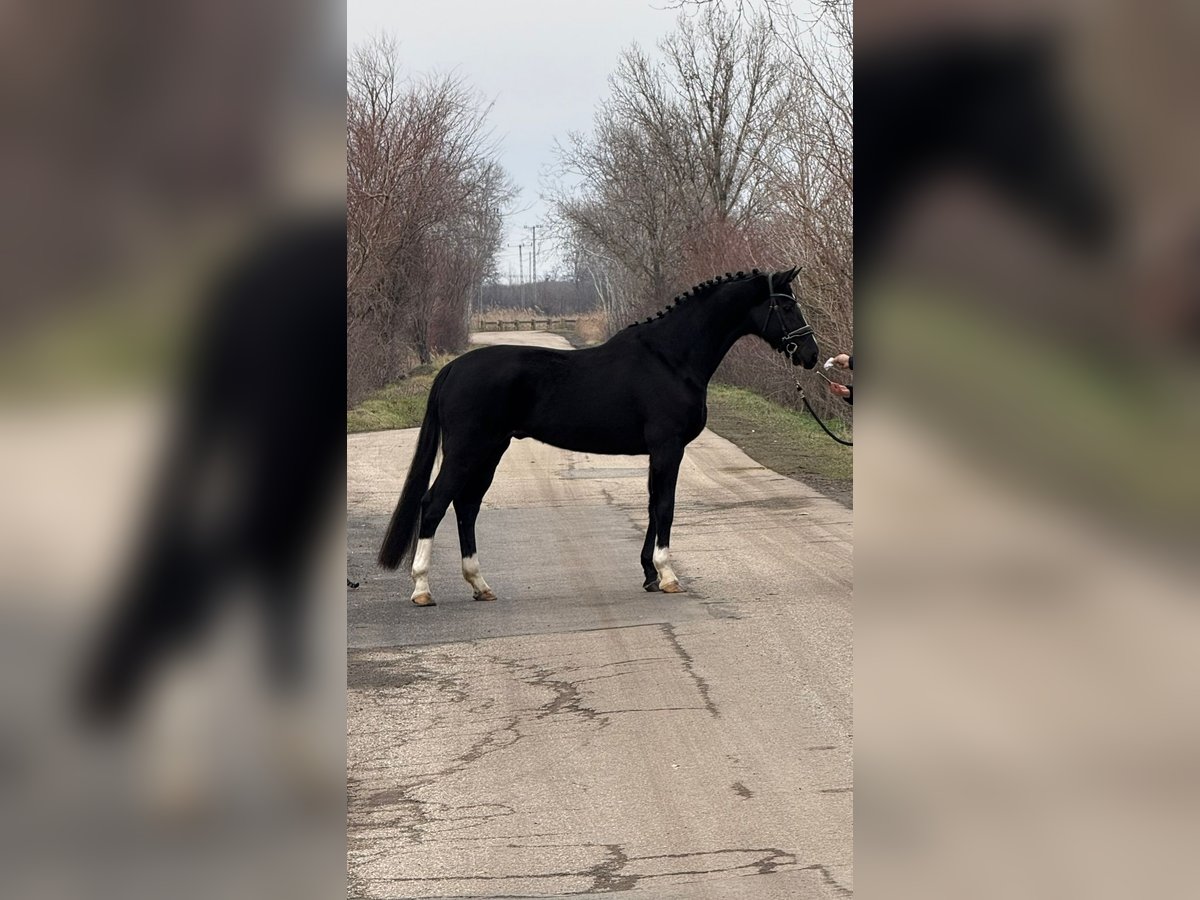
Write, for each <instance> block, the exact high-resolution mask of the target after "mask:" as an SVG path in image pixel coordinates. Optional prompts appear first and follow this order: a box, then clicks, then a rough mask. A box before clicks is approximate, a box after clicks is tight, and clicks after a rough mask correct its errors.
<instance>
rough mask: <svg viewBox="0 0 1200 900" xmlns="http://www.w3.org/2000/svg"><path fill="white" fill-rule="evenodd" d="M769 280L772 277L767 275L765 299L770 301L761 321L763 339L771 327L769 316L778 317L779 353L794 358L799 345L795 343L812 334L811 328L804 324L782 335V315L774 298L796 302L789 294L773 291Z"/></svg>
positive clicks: (773, 287) (773, 288)
mask: <svg viewBox="0 0 1200 900" xmlns="http://www.w3.org/2000/svg"><path fill="white" fill-rule="evenodd" d="M771 278H772V276H771V275H770V274H768V275H767V291H768V294H767V299H768V300H770V301H771V305H770V307H769V308H768V309H767V317H766V319H764V320H763V337H766V336H767V329H768V328H769V327H770V326H771V316H775V315H777V316H779V331H780V335H779V352H780V353H786V354H787V355H788V356H789V357H794V356H795V355H796V351H797V350H799V349H800V345H799V344H798V343H797V341H799V340H800V338H802V337H808V336H809V335H810V334H812V333H813V328H812V326H811V325H809V324H807V323H805V324H804V325H801V326H800V327H799V328H793V329H792V330H791V331H788V332H786V333H784V331H783V313H781V312H780V311H779V304H778V303H776V302H775V298H776V297H780V298H782V299H784V300H791V301H792V302H793V303H795V302H796V298H795V297H793V296H791V295H790V294H780V293H777V292H776V290H775V286H774V285H773V284H771Z"/></svg>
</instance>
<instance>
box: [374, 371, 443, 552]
mask: <svg viewBox="0 0 1200 900" xmlns="http://www.w3.org/2000/svg"><path fill="white" fill-rule="evenodd" d="M445 372H446V370H445V369H443V370H442V371H441V372H439V373H438V377H437V378H435V379H434V380H433V387H431V388H430V389H429V400H428V401H427V402H426V405H425V420H424V421H423V422H422V423H421V433H420V435H418V437H417V449H416V452H415V453H413V458H412V464H411V465H410V466H409V467H408V477H407V478H405V479H404V490H402V491H401V492H400V501H399V502H398V503H397V504H396V510H395V512H393V513H392V521H391V522H390V523H389V524H388V530H387V534H386V535H384V538H383V546H382V547H380V548H379V564H380V565H381V566H383V567H384V568H385V569H396V568H399V566H400V562H401V560H403V559H404V558H405V557H406V556H408V554H409V553H410V552H411V551H412V548H413V545H414V544H415V543H416V538H417V525H418V524H419V521H420V518H421V498H422V497H423V496H425V491H426V490H428V489H429V476H430V475H431V474H432V473H433V463H434V460H435V459H436V458H437V451H438V443H439V442H440V440H441V431H442V429H441V425H440V423H439V422H438V404H437V399H438V393H439V390H438V389H439V388H440V387H441V383H442V376H443V375H444V374H445Z"/></svg>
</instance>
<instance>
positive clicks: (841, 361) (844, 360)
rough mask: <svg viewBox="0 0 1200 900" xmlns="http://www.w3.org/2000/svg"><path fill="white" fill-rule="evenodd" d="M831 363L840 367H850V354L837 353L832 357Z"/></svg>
mask: <svg viewBox="0 0 1200 900" xmlns="http://www.w3.org/2000/svg"><path fill="white" fill-rule="evenodd" d="M833 364H834V365H835V366H837V367H838V368H841V369H848V368H850V354H849V353H839V354H838V355H837V356H835V357H834V358H833Z"/></svg>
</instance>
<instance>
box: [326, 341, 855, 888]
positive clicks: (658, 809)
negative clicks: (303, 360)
mask: <svg viewBox="0 0 1200 900" xmlns="http://www.w3.org/2000/svg"><path fill="white" fill-rule="evenodd" d="M483 337H484V338H485V339H486V340H488V341H495V340H503V341H506V342H517V341H520V342H523V343H529V342H535V341H536V342H538V343H544V344H546V345H548V346H566V343H565V341H562V339H561V338H556V337H554V336H551V335H535V334H528V333H526V334H522V333H511V332H510V333H505V334H498V335H486V336H483ZM415 440H416V430H415V429H412V430H404V431H391V432H379V433H374V434H360V435H353V436H350V437H349V438H348V474H347V478H348V484H347V499H348V550H349V559H348V564H349V569H348V571H349V575H350V577H351V578H352V579H355V580H358V581H360V582H361V585H360V587H359V588H358V589H357V590H352V591H349V592H348V639H349V663H348V664H349V694H348V698H347V705H348V713H347V715H348V720H347V729H348V747H347V753H348V766H349V773H348V779H349V810H348V829H349V880H350V895H351V896H353V897H380V898H390V897H395V898H399V897H489V898H491V897H543V896H561V895H565V894H570V895H576V896H591V895H598V894H605V893H610V892H614V891H622V892H628V893H629V894H630V895H631V896H638V897H640V896H644V897H655V898H717V897H730V898H764V900H771V898H784V897H787V898H805V897H844V896H848V895H849V894H850V893H851V891H852V873H851V863H852V859H851V852H852V851H851V848H852V837H853V787H852V746H851V745H852V737H851V733H852V687H851V684H852V649H851V648H852V614H851V602H850V601H851V543H852V535H853V528H852V524H851V511H850V510H848V509H846V508H845V507H843V506H841V505H840V504H838V503H836V502H834V501H831V500H828V499H826V498H824V497H822V496H821V495H820V494H819V493H817V492H816V491H814V490H812V489H810V488H808V487H806V486H805V485H804V484H803V483H801V482H799V481H795V480H792V479H789V478H785V477H783V476H781V475H778V474H776V473H775V472H772V471H770V470H769V469H765V468H763V467H762V466H760V465H758V464H757V463H755V462H754V461H753V460H751V459H750V458H749V457H747V456H746V455H745V454H743V453H742V452H741V451H740V450H739V449H738V448H737V447H736V446H734V445H733V444H731V443H729V442H728V441H726V440H724V439H723V438H721V437H718V436H717V435H714V434H712V433H711V432H708V431H706V432H704V433H703V434H702V435H701V436H700V437H699V438H698V439H697V440H696V441H695V442H694V443H693V444H692V445H691V446H690V447H689V448H688V451H687V455H686V457H685V459H684V463H683V467H682V469H681V471H680V478H679V489H678V497H677V505H676V519H675V528H674V531H673V535H672V539H673V546H672V552H673V557H674V563H675V569H676V572H677V573H678V574H679V576H680V578H681V579H682V581H683V584H684V585H685V587H686V588H687V589H688V593H685V594H679V595H673V596H672V595H664V594H648V593H646V592H644V591H643V590H642V589H641V581H642V576H641V569H640V565H639V563H638V554H639V551H640V547H641V541H642V536H643V534H644V529H645V522H646V512H645V506H646V494H645V482H646V464H647V462H646V459H645V457H615V456H600V455H593V454H584V453H571V452H567V451H561V450H557V449H555V448H552V447H547V446H545V445H542V444H538V443H536V442H533V441H530V440H523V441H514V442H513V445H512V447H511V448H510V450H509V452H508V454H507V455H506V456H505V458H504V460H503V462H502V463H501V466H500V468H499V470H498V472H497V475H496V479H495V482H494V484H493V486H492V489H491V491H490V492H489V493H488V495H487V497H486V498H485V500H484V506H483V511H482V512H481V514H480V517H479V523H478V529H477V531H478V541H479V557H480V561H481V563H482V571H483V574H484V576H485V577H486V578H487V580H488V583H489V584H490V585H491V586H492V588H493V589H494V590H495V591H496V593H497V594H498V595H499V597H500V599H499V600H498V601H497V602H495V603H476V602H473V601H472V600H471V594H470V589H469V587H468V586H467V584H466V583H465V582H464V581H463V580H462V577H461V574H460V571H459V554H458V547H457V535H456V533H455V530H454V526H453V517H452V516H447V518H446V521H445V522H444V523H443V527H442V529H441V530H440V532H439V534H438V539H437V542H436V543H435V545H434V553H433V566H432V569H431V573H430V583H431V586H432V589H433V592H434V596H435V598H436V599H437V601H438V604H439V605H438V606H436V607H432V608H418V607H414V606H413V605H411V604H410V603H409V601H408V596H409V594H410V592H411V589H412V588H411V583H410V580H409V578H408V575H407V573H406V572H404V571H400V572H395V573H392V572H385V571H383V570H381V569H379V568H378V567H376V566H375V565H374V555H375V552H376V549H377V547H378V545H379V542H380V540H381V538H382V534H383V530H384V527H385V525H386V522H387V518H388V516H389V515H390V512H391V509H392V507H393V505H394V503H395V501H396V498H397V497H398V495H399V490H400V487H401V484H402V482H403V479H404V475H405V472H406V470H407V466H408V463H409V460H410V459H411V455H412V450H413V446H414V444H415Z"/></svg>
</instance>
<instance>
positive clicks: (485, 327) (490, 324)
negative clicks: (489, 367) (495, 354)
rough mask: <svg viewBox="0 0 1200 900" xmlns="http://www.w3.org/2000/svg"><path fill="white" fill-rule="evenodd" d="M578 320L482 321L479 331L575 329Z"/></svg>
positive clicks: (479, 323) (480, 321)
mask: <svg viewBox="0 0 1200 900" xmlns="http://www.w3.org/2000/svg"><path fill="white" fill-rule="evenodd" d="M577 321H579V320H578V319H508V320H505V319H480V320H479V322H478V323H477V324H478V328H477V329H476V330H477V331H525V330H526V329H528V330H529V331H538V330H546V329H550V328H574V327H575V323H576V322H577Z"/></svg>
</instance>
